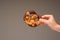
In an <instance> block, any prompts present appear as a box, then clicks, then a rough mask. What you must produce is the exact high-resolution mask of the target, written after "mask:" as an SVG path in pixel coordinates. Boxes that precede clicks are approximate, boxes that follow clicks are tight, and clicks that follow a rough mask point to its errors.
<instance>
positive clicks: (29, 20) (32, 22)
mask: <svg viewBox="0 0 60 40" xmlns="http://www.w3.org/2000/svg"><path fill="white" fill-rule="evenodd" d="M40 18H41V16H39V15H38V14H37V13H36V12H35V11H31V10H30V11H27V12H26V13H25V15H24V18H23V19H24V22H25V23H26V24H28V25H29V26H31V27H36V26H38V25H40V24H41V22H40V21H39V19H40ZM36 19H37V20H36Z"/></svg>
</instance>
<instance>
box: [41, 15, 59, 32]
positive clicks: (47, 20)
mask: <svg viewBox="0 0 60 40" xmlns="http://www.w3.org/2000/svg"><path fill="white" fill-rule="evenodd" d="M40 21H41V22H42V24H47V25H48V26H49V27H50V29H52V30H55V31H57V32H60V24H58V23H57V22H56V20H55V18H54V16H53V15H43V16H42V18H41V19H40Z"/></svg>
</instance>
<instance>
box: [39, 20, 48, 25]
mask: <svg viewBox="0 0 60 40" xmlns="http://www.w3.org/2000/svg"><path fill="white" fill-rule="evenodd" d="M39 21H41V23H42V24H47V23H48V21H47V20H46V19H39Z"/></svg>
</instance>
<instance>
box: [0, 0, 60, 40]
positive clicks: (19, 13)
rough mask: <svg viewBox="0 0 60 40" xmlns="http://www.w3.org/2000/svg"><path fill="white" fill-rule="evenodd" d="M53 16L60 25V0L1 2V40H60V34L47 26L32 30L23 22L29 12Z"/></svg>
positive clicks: (10, 0)
mask: <svg viewBox="0 0 60 40" xmlns="http://www.w3.org/2000/svg"><path fill="white" fill-rule="evenodd" d="M31 9H33V10H35V11H36V12H37V13H38V14H39V15H44V14H53V15H54V16H55V19H56V21H57V23H60V18H59V17H60V1H59V0H0V40H60V33H59V32H56V31H53V30H51V29H50V28H49V27H48V26H47V25H39V26H38V27H36V28H31V27H29V26H28V25H26V24H25V23H24V21H23V16H24V13H25V12H26V11H27V10H31Z"/></svg>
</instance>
